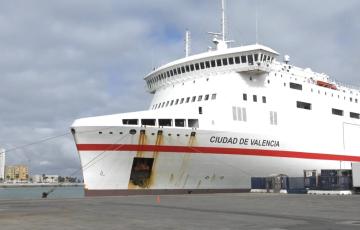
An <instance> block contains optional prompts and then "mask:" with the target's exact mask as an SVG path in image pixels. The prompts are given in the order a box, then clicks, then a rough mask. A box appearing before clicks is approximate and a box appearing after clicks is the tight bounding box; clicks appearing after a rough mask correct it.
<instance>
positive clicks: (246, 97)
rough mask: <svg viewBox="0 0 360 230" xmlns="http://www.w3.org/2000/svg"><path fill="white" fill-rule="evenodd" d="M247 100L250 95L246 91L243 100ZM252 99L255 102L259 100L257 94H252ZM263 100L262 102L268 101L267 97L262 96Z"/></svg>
mask: <svg viewBox="0 0 360 230" xmlns="http://www.w3.org/2000/svg"><path fill="white" fill-rule="evenodd" d="M247 100H248V95H247V94H246V93H243V101H247ZM252 100H253V102H257V101H258V97H257V95H252ZM261 101H262V103H266V97H265V96H262V97H261Z"/></svg>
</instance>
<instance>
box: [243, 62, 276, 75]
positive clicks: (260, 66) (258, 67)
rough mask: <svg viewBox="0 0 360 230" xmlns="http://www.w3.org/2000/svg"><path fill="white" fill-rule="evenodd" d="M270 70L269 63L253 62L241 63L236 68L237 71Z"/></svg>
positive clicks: (265, 71)
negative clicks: (250, 63) (251, 63)
mask: <svg viewBox="0 0 360 230" xmlns="http://www.w3.org/2000/svg"><path fill="white" fill-rule="evenodd" d="M270 71H271V68H270V64H269V63H254V64H253V65H249V64H248V65H242V66H239V67H238V68H237V72H250V73H252V72H257V73H269V72H270Z"/></svg>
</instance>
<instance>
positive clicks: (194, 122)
mask: <svg viewBox="0 0 360 230" xmlns="http://www.w3.org/2000/svg"><path fill="white" fill-rule="evenodd" d="M188 127H190V128H199V120H198V119H188Z"/></svg>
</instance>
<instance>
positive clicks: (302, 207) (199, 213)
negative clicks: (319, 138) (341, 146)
mask: <svg viewBox="0 0 360 230" xmlns="http://www.w3.org/2000/svg"><path fill="white" fill-rule="evenodd" d="M359 213H360V195H353V196H314V195H284V194H249V193H247V194H213V195H167V196H128V197H98V198H82V199H42V200H41V199H39V200H21V201H7V200H2V201H0V224H1V229H2V230H8V229H53V230H57V229H61V230H63V229H359V227H360V217H359Z"/></svg>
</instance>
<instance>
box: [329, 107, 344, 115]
mask: <svg viewBox="0 0 360 230" xmlns="http://www.w3.org/2000/svg"><path fill="white" fill-rule="evenodd" d="M331 111H332V114H334V115H338V116H343V115H344V111H343V110H340V109H334V108H332V110H331Z"/></svg>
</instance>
